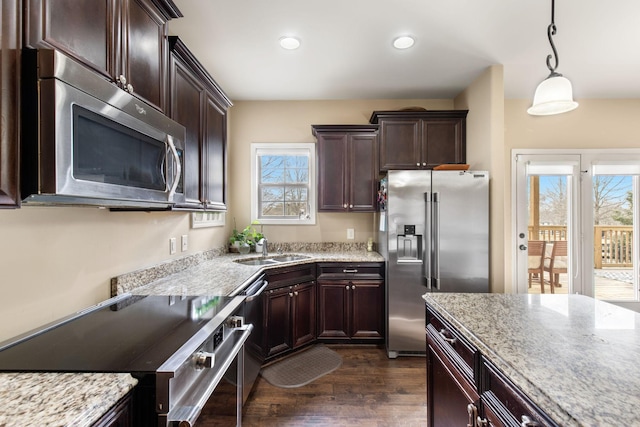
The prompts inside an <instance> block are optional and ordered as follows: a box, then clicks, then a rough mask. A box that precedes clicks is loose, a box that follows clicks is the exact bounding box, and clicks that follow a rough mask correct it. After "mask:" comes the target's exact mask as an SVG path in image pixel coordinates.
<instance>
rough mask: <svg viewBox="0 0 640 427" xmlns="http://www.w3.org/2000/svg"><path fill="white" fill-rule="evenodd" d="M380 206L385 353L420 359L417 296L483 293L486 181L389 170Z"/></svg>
mask: <svg viewBox="0 0 640 427" xmlns="http://www.w3.org/2000/svg"><path fill="white" fill-rule="evenodd" d="M385 193H386V194H385ZM381 199H383V200H382V203H381V205H383V207H382V209H381V211H380V215H379V236H378V249H379V252H380V253H381V254H382V255H383V256H384V257H385V260H386V274H387V277H386V279H387V287H386V300H387V328H386V331H387V337H386V338H387V339H386V346H387V354H388V356H389V357H390V358H395V357H397V356H399V355H420V354H425V353H426V335H425V305H424V300H423V299H422V295H424V294H425V293H427V292H488V291H489V174H488V172H485V171H430V170H415V171H389V172H388V174H387V177H386V178H385V179H383V180H382V183H381Z"/></svg>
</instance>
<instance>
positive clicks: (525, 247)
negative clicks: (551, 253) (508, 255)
mask: <svg viewBox="0 0 640 427" xmlns="http://www.w3.org/2000/svg"><path fill="white" fill-rule="evenodd" d="M518 247H519V248H520V250H521V251H526V250H527V246H526V245H520V246H518Z"/></svg>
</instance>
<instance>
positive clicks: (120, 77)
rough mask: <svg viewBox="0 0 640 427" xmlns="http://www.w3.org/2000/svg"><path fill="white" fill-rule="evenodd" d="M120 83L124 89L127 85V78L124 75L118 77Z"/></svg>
mask: <svg viewBox="0 0 640 427" xmlns="http://www.w3.org/2000/svg"><path fill="white" fill-rule="evenodd" d="M118 83H120V84H121V85H122V87H124V86H125V85H126V84H127V78H126V77H125V76H124V75H123V74H120V75H119V76H118Z"/></svg>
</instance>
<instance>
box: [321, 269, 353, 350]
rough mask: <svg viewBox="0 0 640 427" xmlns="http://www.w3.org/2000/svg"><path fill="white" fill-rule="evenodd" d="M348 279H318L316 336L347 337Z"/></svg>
mask: <svg viewBox="0 0 640 427" xmlns="http://www.w3.org/2000/svg"><path fill="white" fill-rule="evenodd" d="M350 286H351V285H350V283H349V281H348V280H336V281H320V280H318V310H319V313H318V322H319V324H318V338H345V339H346V338H349V301H348V295H349V293H348V292H349V290H348V287H350Z"/></svg>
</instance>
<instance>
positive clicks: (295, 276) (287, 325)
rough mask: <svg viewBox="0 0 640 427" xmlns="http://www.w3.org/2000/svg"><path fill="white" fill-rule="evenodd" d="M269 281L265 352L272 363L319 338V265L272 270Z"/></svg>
mask: <svg viewBox="0 0 640 427" xmlns="http://www.w3.org/2000/svg"><path fill="white" fill-rule="evenodd" d="M267 279H268V280H269V286H268V287H267V289H266V290H265V292H264V294H263V304H264V324H263V333H264V338H263V340H264V342H263V351H264V355H265V357H266V359H267V360H268V359H270V358H275V357H276V356H282V355H284V354H287V353H288V352H291V351H293V350H295V349H296V348H299V347H301V346H303V345H305V344H309V343H311V342H313V341H315V339H316V282H315V265H313V264H311V265H300V266H292V267H283V268H279V269H273V270H269V271H267Z"/></svg>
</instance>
